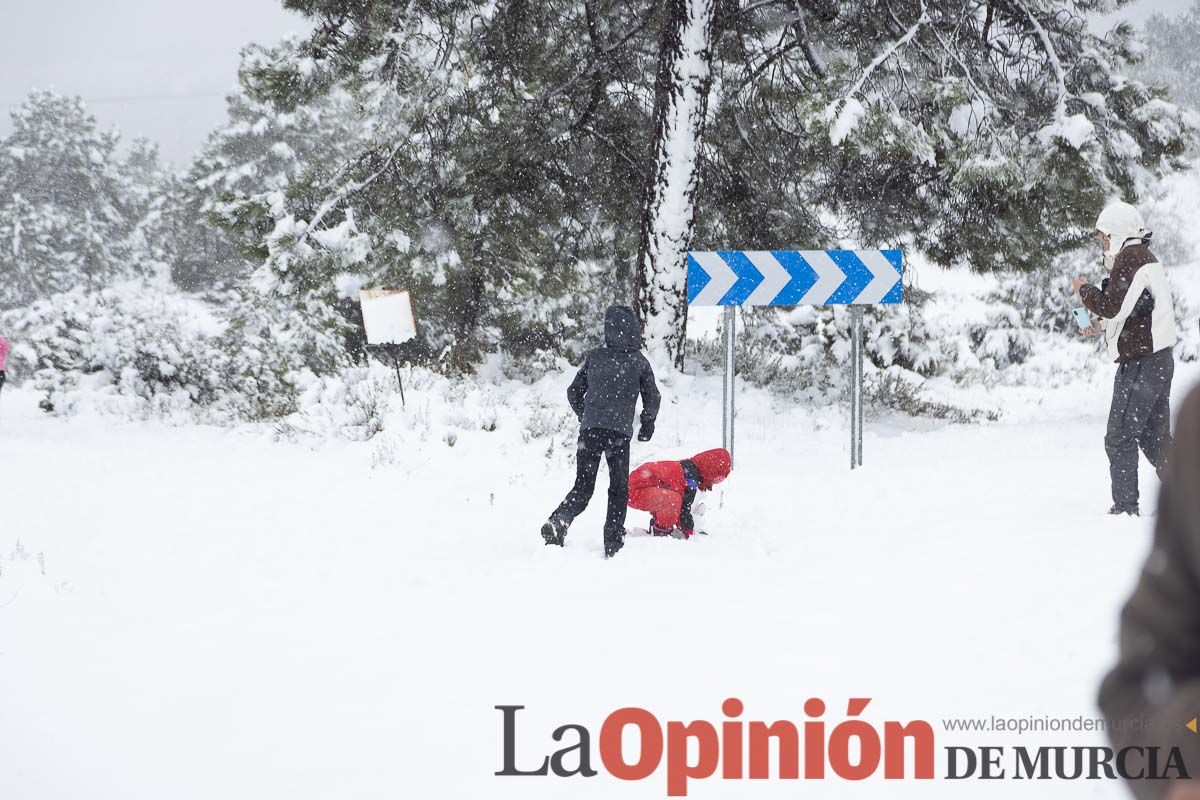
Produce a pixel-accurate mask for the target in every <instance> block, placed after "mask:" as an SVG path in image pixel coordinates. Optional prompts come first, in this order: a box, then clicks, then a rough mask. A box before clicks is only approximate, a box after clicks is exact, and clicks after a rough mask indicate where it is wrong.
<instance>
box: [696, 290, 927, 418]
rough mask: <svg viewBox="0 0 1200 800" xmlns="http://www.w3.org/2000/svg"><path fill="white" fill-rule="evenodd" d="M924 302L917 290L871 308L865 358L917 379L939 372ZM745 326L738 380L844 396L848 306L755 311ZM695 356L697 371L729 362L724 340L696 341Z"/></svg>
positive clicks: (797, 393)
mask: <svg viewBox="0 0 1200 800" xmlns="http://www.w3.org/2000/svg"><path fill="white" fill-rule="evenodd" d="M925 297H926V295H925V294H923V293H920V292H915V291H914V292H910V297H909V298H907V302H906V304H905V305H902V306H892V307H868V308H867V309H866V310H865V313H864V318H863V342H864V352H865V354H866V357H867V358H868V359H870V361H871V363H872V364H874V365H875V366H876V367H878V368H879V369H886V368H888V367H898V368H901V369H904V370H908V371H911V372H913V373H915V374H917V375H918V376H920V375H931V374H934V373H936V372H937V371H938V370H939V369H940V366H941V361H942V355H941V353H940V351H939V348H938V346H937V342H936V339H935V338H934V337H931V336H930V333H929V330H928V328H927V326H926V322H925V319H924V317H923V315H922V312H921V306H922V304H923V302H924V300H925ZM741 320H742V321H741V324H740V329H739V333H738V344H737V346H738V352H737V358H738V375H739V376H740V377H742V378H743V379H745V380H748V381H750V382H751V383H752V384H755V385H758V386H763V387H766V388H769V389H771V390H772V391H775V392H779V393H781V394H785V395H789V396H792V397H795V398H797V399H808V400H815V399H819V398H823V397H825V396H826V395H828V394H829V393H831V392H832V393H835V394H836V393H840V392H841V391H843V390H844V388H845V386H846V379H847V377H848V373H847V365H848V364H849V361H850V327H851V313H850V311H849V309H848V308H846V307H842V306H825V307H818V306H796V307H795V308H791V309H787V310H781V309H774V308H765V309H756V310H751V311H749V312H745V313H743V314H742V315H741ZM694 355H695V361H696V365H697V366H698V367H699V368H701V369H703V370H719V369H720V368H721V364H722V363H723V359H724V346H723V344H722V341H721V338H720V337H717V338H715V339H706V340H702V341H700V342H698V343H697V344H696V346H695V350H694Z"/></svg>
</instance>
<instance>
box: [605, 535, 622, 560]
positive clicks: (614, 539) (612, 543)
mask: <svg viewBox="0 0 1200 800" xmlns="http://www.w3.org/2000/svg"><path fill="white" fill-rule="evenodd" d="M624 546H625V534H624V533H619V534H616V535H614V536H609V535H608V534H605V536H604V557H605V558H612V557H613V556H615V555H616V554H617V552H618V551H619V550H620V549H621V548H622V547H624Z"/></svg>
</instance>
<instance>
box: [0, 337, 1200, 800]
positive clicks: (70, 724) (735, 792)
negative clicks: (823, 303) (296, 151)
mask: <svg viewBox="0 0 1200 800" xmlns="http://www.w3.org/2000/svg"><path fill="white" fill-rule="evenodd" d="M1111 369H1112V368H1111V367H1110V366H1109V365H1106V364H1104V363H1103V362H1102V361H1101V360H1100V359H1099V358H1098V357H1094V378H1093V379H1091V380H1090V381H1089V382H1084V383H1076V384H1073V385H1071V386H1069V387H1064V388H1059V389H1051V390H1044V391H1037V392H1035V391H1034V390H1032V389H1027V388H1026V389H1021V388H1004V387H999V388H996V389H994V390H993V391H992V396H991V400H992V401H993V402H999V403H1002V404H1004V405H1006V406H1009V407H1010V410H1011V411H1012V412H1013V413H1012V414H1010V415H1009V417H1007V418H1005V419H1004V420H1002V421H1001V422H998V423H987V424H976V425H956V424H949V423H941V422H936V421H929V420H914V419H909V418H904V417H898V416H894V415H885V416H882V417H876V418H875V419H872V420H870V421H869V424H868V427H867V435H866V442H865V462H866V463H865V467H864V468H863V469H862V470H859V471H855V472H854V473H851V471H850V470H849V468H848V464H849V457H848V443H847V439H848V436H847V433H846V420H845V417H846V416H847V414H846V409H844V408H841V407H829V408H823V409H816V410H813V409H802V408H797V407H795V406H792V405H787V404H783V403H781V402H780V401H777V400H775V399H772V398H771V397H770V396H769V395H767V394H766V393H764V392H762V391H757V390H750V389H746V390H745V391H743V392H742V393H741V394H740V396H739V404H740V405H739V416H738V423H737V437H738V438H737V450H736V465H735V471H734V474H733V476H732V477H731V478H730V480H729V481H728V482H727V483H726V484H724V485H723V487H722V488H721V489H720V490H719V491H717V492H716V493H714V495H712V496H709V497H707V498H706V499H705V501H704V502H705V503H706V506H707V511H706V513H705V515H704V526H705V528H706V529H707V530H708V531H710V532H711V533H710V535H709V536H707V537H697V538H695V539H693V540H692V541H687V542H684V541H676V540H673V539H667V540H660V539H651V538H649V537H632V536H631V537H630V539H629V541H628V543H627V545H626V548H625V550H624V551H622V552H621V553H620V554H619V556H618V557H617V558H616V559H613V560H611V561H605V560H603V558H602V557H601V542H600V525H601V516H602V511H601V502H600V500H601V499H602V495H603V488H604V485H605V475H604V471H603V470H602V472H601V478H600V487H599V490H598V492H597V498H596V501H595V502H594V503H593V506H592V508H590V509H589V510H588V511H587V513H586V514H585V515H584V516H583V517H581V518H580V519H579V520H578V521H577V522H576V524H575V526H574V527H573V529H572V531H571V534H570V536H569V537H568V541H567V546H566V548H565V549H562V550H559V549H551V548H546V547H545V546H543V544H542V542H541V539H540V537H539V535H538V527H539V525H540V523H541V522H542V521H543V520H544V519H545V517H546V515H547V514H548V513H549V511H550V510H551V509H552V508H553V507H554V506H555V504H556V503H557V502H558V500H559V499H560V498H561V496H562V494H563V493H564V492H565V491H566V489H567V488H568V486H569V485H570V483H571V479H572V476H571V474H570V471H569V470H570V466H569V463H568V458H567V450H568V448H567V447H565V446H564V443H565V442H569V441H570V435H571V434H570V431H569V430H563V431H559V432H557V433H555V434H554V435H552V436H548V435H537V433H538V432H537V431H531V430H530V427H529V423H528V420H529V419H530V418H531V417H530V413H531V412H530V411H529V409H531V408H533V409H534V410H535V412H536V413H533V416H532V418H535V419H536V418H540V417H538V414H539V413H544V415H546V419H548V420H550V422H547V423H546V425H547V427H549V428H551V429H553V420H554V419H555V418H556V417H555V415H560V416H559V417H558V418H561V415H562V414H564V413H566V412H565V400H564V398H563V393H564V390H565V387H566V384H567V382H568V381H569V380H570V377H571V376H570V375H569V374H555V375H551V376H548V377H546V378H545V379H543V380H542V381H541V382H539V383H538V384H535V385H533V386H531V387H524V386H521V385H518V384H513V383H509V384H505V383H498V384H496V385H495V386H494V388H493V390H492V394H491V395H489V396H488V397H489V398H490V399H487V398H485V401H484V402H483V406H484V407H485V408H486V409H490V410H489V411H488V414H490V415H491V416H490V419H492V420H494V422H495V425H494V428H495V429H494V430H485V429H483V428H482V427H481V426H479V425H475V426H474V427H473V428H472V427H471V426H469V425H468V424H466V423H465V422H464V420H467V419H473V420H478V419H479V418H480V417H481V415H480V413H479V408H475V407H469V406H471V404H473V403H478V402H479V398H478V397H476V396H471V397H466V396H462V395H455V394H454V393H453V392H450V393H449V394H448V393H447V390H446V388H445V387H444V386H442V385H441V384H438V383H436V382H434V381H431V380H430V381H424V382H422V381H420V380H413V381H412V382H411V384H410V385H408V386H407V387H406V390H407V400H408V407H407V409H403V410H402V409H399V408H398V406H397V404H396V403H395V399H394V398H393V399H392V400H391V401H390V403H391V405H390V407H391V409H392V410H391V411H390V412H389V416H388V417H387V419H388V423H389V424H388V426H385V429H384V431H383V432H382V433H380V434H378V435H377V436H376V437H375V438H374V439H371V440H370V441H368V442H350V441H345V440H341V439H337V438H318V437H313V436H310V435H306V434H299V433H296V432H295V431H294V430H292V429H281V430H274V431H273V430H271V429H266V428H239V429H234V430H229V429H219V428H207V427H202V426H195V425H191V426H179V427H171V426H164V425H159V424H153V423H144V422H143V423H118V422H114V421H113V419H112V418H109V417H98V416H88V415H87V414H83V415H80V416H78V417H75V418H73V419H71V420H69V421H63V420H60V419H55V418H51V417H47V416H44V415H42V414H41V412H39V411H38V410H37V408H36V397H35V396H34V394H33V393H32V392H31V391H24V390H16V391H14V390H12V388H11V387H9V388H7V389H5V390H4V392H3V394H2V395H0V487H2V488H0V498H2V502H0V686H2V687H3V690H2V691H0V753H3V754H4V757H3V761H2V763H0V798H23V799H24V800H35V799H40V798H63V797H72V798H89V800H91V799H93V798H94V799H97V800H99V799H101V798H105V799H106V798H120V799H121V800H134V799H140V798H145V799H146V800H163V798H171V800H188V799H189V798H197V800H199V799H201V798H202V799H203V800H211V799H212V798H216V797H220V798H266V797H280V798H284V797H286V798H289V800H307V799H308V798H366V797H380V798H384V797H386V798H406V797H414V798H416V797H437V798H479V797H514V798H541V797H544V798H562V797H572V798H575V797H606V798H608V797H630V798H638V797H647V798H650V797H655V798H657V797H663V796H665V793H666V790H665V779H663V778H662V773H661V771H660V772H659V773H658V774H657V775H655V776H654V777H652V778H651V779H649V780H645V781H641V782H637V783H622V782H618V781H616V780H615V779H613V778H611V777H607V776H606V775H605V774H604V773H603V772H602V773H601V776H600V777H597V778H594V779H590V780H584V779H581V778H573V779H569V780H566V779H557V778H547V779H537V778H511V777H510V778H498V777H495V776H494V775H493V773H494V772H495V771H496V770H499V769H500V768H501V765H502V751H501V718H500V714H499V713H498V712H497V711H496V710H494V708H493V707H494V706H496V705H499V704H519V705H524V706H526V707H527V709H526V711H524V712H522V713H523V716H522V717H521V718H520V725H519V732H518V736H519V742H518V753H519V756H520V757H521V758H522V759H523V760H524V763H526V764H527V763H528V761H530V760H535V761H539V762H540V759H541V757H542V755H545V754H548V753H550V752H552V751H553V749H554V747H555V744H554V742H553V741H552V740H551V739H550V733H551V731H552V730H553V729H554V728H555V727H557V726H559V725H563V724H567V723H579V724H583V725H586V726H587V727H588V728H589V729H590V730H591V731H592V734H593V736H596V735H598V732H599V727H600V723H601V722H602V720H603V718H604V717H605V716H606V715H607V714H608V713H609V712H611V711H613V710H616V709H618V708H621V707H623V706H629V705H634V706H642V707H645V708H647V709H650V710H652V711H653V712H654V713H655V714H656V715H658V717H659V719H661V720H664V721H665V720H667V719H678V720H692V719H709V720H712V721H714V722H719V721H720V720H721V719H723V717H722V716H721V711H720V705H721V702H722V701H723V700H724V699H725V698H726V697H730V696H736V697H739V698H741V699H742V700H743V701H744V702H745V704H746V713H745V715H744V718H745V719H761V720H767V721H772V720H775V719H792V720H796V721H800V720H802V719H803V718H804V717H803V714H802V710H801V708H802V704H803V702H804V700H805V699H806V698H809V697H814V696H815V697H821V698H823V699H825V700H826V702H827V703H829V705H830V713H829V714H828V715H827V718H828V719H829V721H830V723H831V725H832V724H836V723H837V722H838V721H840V720H842V719H845V716H844V714H843V708H844V703H845V701H846V698H848V697H870V698H873V701H872V705H871V707H870V710H869V711H868V712H867V714H866V715H865V716H866V718H868V719H871V720H877V721H880V722H882V721H883V720H900V721H908V720H914V719H925V720H929V721H930V722H932V723H933V724H934V727H935V729H936V730H937V737H938V738H937V744H938V747H939V749H940V748H942V747H945V746H948V745H952V744H970V745H975V746H979V745H990V744H1005V743H1015V742H1017V741H1019V742H1020V743H1023V744H1028V745H1038V744H1065V745H1071V744H1091V743H1098V741H1099V738H1098V737H1097V735H1096V734H1082V733H1081V734H1070V733H1068V734H1027V735H1025V736H1023V737H1019V739H1014V738H1013V737H1010V736H1007V735H1005V734H994V733H992V734H951V733H948V732H946V731H943V730H942V729H941V720H942V719H943V718H946V717H983V716H991V715H996V716H1004V717H1027V716H1043V715H1046V716H1052V717H1064V718H1067V717H1078V716H1080V715H1082V716H1084V717H1091V716H1094V715H1095V708H1094V696H1095V692H1096V687H1097V683H1098V680H1099V678H1100V676H1101V674H1102V673H1103V671H1104V670H1105V669H1106V667H1107V666H1108V664H1109V663H1110V660H1111V658H1112V655H1113V650H1114V635H1115V626H1116V615H1117V610H1118V608H1119V607H1120V604H1121V603H1122V601H1123V598H1124V597H1125V596H1126V595H1127V593H1128V591H1129V589H1130V588H1131V585H1132V581H1133V580H1134V578H1135V576H1136V573H1137V570H1138V568H1139V566H1140V562H1141V560H1142V558H1143V556H1144V555H1145V553H1146V549H1147V544H1148V535H1149V529H1150V525H1151V524H1152V520H1150V519H1147V518H1142V519H1140V520H1138V519H1129V518H1121V519H1113V518H1109V517H1107V516H1106V515H1105V513H1104V512H1105V510H1106V509H1107V507H1108V504H1109V498H1108V476H1107V463H1106V460H1105V455H1104V450H1103V446H1102V436H1103V430H1104V415H1105V413H1106V409H1107V402H1108V390H1107V381H1108V380H1109V379H1110V376H1111ZM383 375H384V376H386V375H388V373H387V372H386V371H384V372H383ZM1198 379H1200V370H1198V369H1197V367H1196V365H1183V366H1181V367H1180V370H1179V372H1178V373H1177V377H1176V384H1175V386H1176V396H1177V397H1181V396H1182V395H1183V393H1184V392H1185V391H1186V389H1187V388H1188V387H1190V386H1191V385H1193V384H1194V383H1196V381H1197V380H1198ZM665 395H666V400H665V402H664V407H663V411H662V414H661V417H660V423H659V425H658V431H657V434H656V437H655V440H654V441H653V442H652V443H649V444H638V443H635V444H634V448H633V458H634V461H635V463H636V462H639V461H644V460H649V459H656V458H666V457H670V458H680V457H685V456H687V455H690V454H692V453H693V452H695V451H698V450H700V449H704V448H707V447H711V446H715V445H717V444H719V443H720V442H719V436H720V434H719V430H720V426H719V422H720V379H719V377H710V378H694V377H683V378H677V379H675V380H674V381H673V382H672V383H671V385H669V386H667V387H665ZM543 407H544V408H545V409H546V410H545V411H544V412H538V411H537V409H540V408H543ZM517 410H521V411H522V414H524V416H521V417H519V416H518V414H517ZM482 416H484V417H486V416H487V415H486V414H485V415H482ZM519 419H524V420H526V421H525V422H520V421H519ZM543 421H544V420H543ZM483 427H492V426H491V425H487V426H483ZM450 434H453V435H450ZM451 442H452V443H451ZM1142 485H1143V491H1144V495H1145V496H1144V498H1143V505H1144V507H1145V508H1146V509H1151V508H1152V507H1153V498H1154V494H1155V492H1156V488H1157V487H1156V483H1155V479H1154V477H1153V473H1152V471H1150V470H1149V468H1148V467H1145V466H1144V472H1143V478H1142ZM643 518H644V515H642V514H640V513H634V514H631V517H630V525H631V526H632V525H634V524H639V525H640V524H643V522H644V519H643ZM594 747H595V743H594V742H593V749H594ZM593 755H594V754H593ZM596 765H598V759H597V758H594V766H596ZM942 771H943V767H942V756H941V754H940V752H939V766H938V773H939V775H940V774H941V773H942ZM691 789H692V791H691V796H693V797H701V798H704V797H738V798H754V797H793V796H797V795H798V794H800V793H803V794H804V795H805V796H814V797H882V796H887V797H893V796H906V797H925V796H929V795H935V796H944V797H950V796H963V795H964V794H966V795H967V796H971V797H976V796H978V797H992V796H1003V795H1005V794H1006V793H1008V792H1011V791H1013V790H1014V789H1016V790H1020V791H1022V792H1023V793H1024V794H1025V795H1026V796H1038V797H1070V798H1077V797H1098V798H1117V797H1121V796H1123V794H1122V789H1121V787H1120V786H1119V785H1117V784H1116V783H1113V782H1108V781H1073V782H1054V781H1051V782H1042V783H1039V784H1038V785H1029V784H1026V783H1024V782H1022V783H1020V784H1017V785H1016V786H1014V785H1013V784H1012V783H1011V782H1009V781H994V782H990V781H964V782H947V781H942V780H938V781H936V782H933V783H932V784H930V783H928V782H912V781H907V782H899V783H897V782H887V783H886V784H885V782H884V781H883V780H882V778H881V777H880V776H877V777H875V778H872V779H871V780H868V781H866V782H864V783H862V784H852V783H847V782H841V781H837V780H827V781H824V782H821V783H811V782H809V783H806V784H804V785H803V786H798V785H797V784H795V783H794V782H791V781H769V782H762V781H755V782H749V781H721V780H719V779H713V780H708V781H699V782H694V783H693V784H692V786H691Z"/></svg>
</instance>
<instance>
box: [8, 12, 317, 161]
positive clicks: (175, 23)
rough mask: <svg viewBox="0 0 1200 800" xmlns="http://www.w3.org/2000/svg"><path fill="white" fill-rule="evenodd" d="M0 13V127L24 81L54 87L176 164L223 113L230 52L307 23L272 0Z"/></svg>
mask: <svg viewBox="0 0 1200 800" xmlns="http://www.w3.org/2000/svg"><path fill="white" fill-rule="evenodd" d="M0 19H2V20H3V24H0V106H2V108H0V135H4V134H7V133H8V132H9V131H10V130H11V129H12V126H11V124H10V122H9V111H10V110H11V108H12V106H13V105H14V104H19V103H20V102H21V100H22V99H23V98H24V96H25V95H26V93H28V91H29V90H30V89H31V88H34V87H36V88H39V89H45V88H54V89H56V90H57V91H59V92H62V93H63V94H78V95H81V96H83V97H84V98H85V99H87V100H88V101H89V103H88V105H89V107H90V109H91V111H92V113H93V114H95V116H96V118H97V119H98V120H99V121H100V123H101V124H102V125H106V126H111V125H116V126H117V127H118V128H120V129H121V132H122V134H124V135H126V136H136V135H141V136H146V137H148V138H150V139H154V140H155V141H157V142H159V144H160V145H161V146H162V150H163V154H164V155H165V156H166V157H167V158H169V159H171V160H172V161H175V162H176V163H177V164H179V165H183V164H186V162H187V161H188V160H189V158H190V156H191V155H192V153H193V152H194V151H195V150H196V149H197V148H198V147H199V146H200V144H201V142H203V141H204V138H205V136H206V135H207V134H208V132H209V131H210V130H212V129H213V128H214V127H216V126H217V125H219V124H220V123H221V122H222V121H223V120H224V118H225V100H224V95H225V93H226V92H228V91H229V90H230V89H232V88H233V87H234V86H235V85H236V84H237V57H238V51H239V50H241V48H242V47H244V46H245V45H246V44H247V43H249V42H264V43H270V42H274V41H276V40H278V39H279V38H280V37H281V36H282V35H283V34H285V33H287V32H288V31H293V30H294V31H305V30H307V29H308V26H307V25H306V21H305V20H304V18H303V17H300V16H297V15H294V14H290V13H287V12H285V11H284V10H283V8H282V5H281V3H280V2H279V0H0ZM134 97H136V98H141V99H137V100H132V99H130V100H114V99H113V98H134Z"/></svg>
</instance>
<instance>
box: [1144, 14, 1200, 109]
mask: <svg viewBox="0 0 1200 800" xmlns="http://www.w3.org/2000/svg"><path fill="white" fill-rule="evenodd" d="M1145 30H1146V51H1145V58H1144V60H1143V62H1142V63H1141V65H1139V67H1138V69H1137V75H1138V77H1139V78H1142V79H1143V80H1146V81H1149V82H1151V83H1155V84H1158V85H1160V86H1166V87H1169V88H1170V91H1171V98H1172V99H1173V100H1175V101H1176V102H1178V103H1181V104H1183V105H1186V106H1188V107H1189V108H1191V109H1192V110H1195V111H1200V0H1192V5H1191V6H1190V7H1189V8H1187V9H1186V10H1185V11H1183V12H1182V13H1180V14H1178V15H1176V16H1173V17H1172V16H1168V15H1166V14H1163V13H1157V14H1154V15H1152V16H1151V17H1150V19H1148V20H1146V28H1145Z"/></svg>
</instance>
